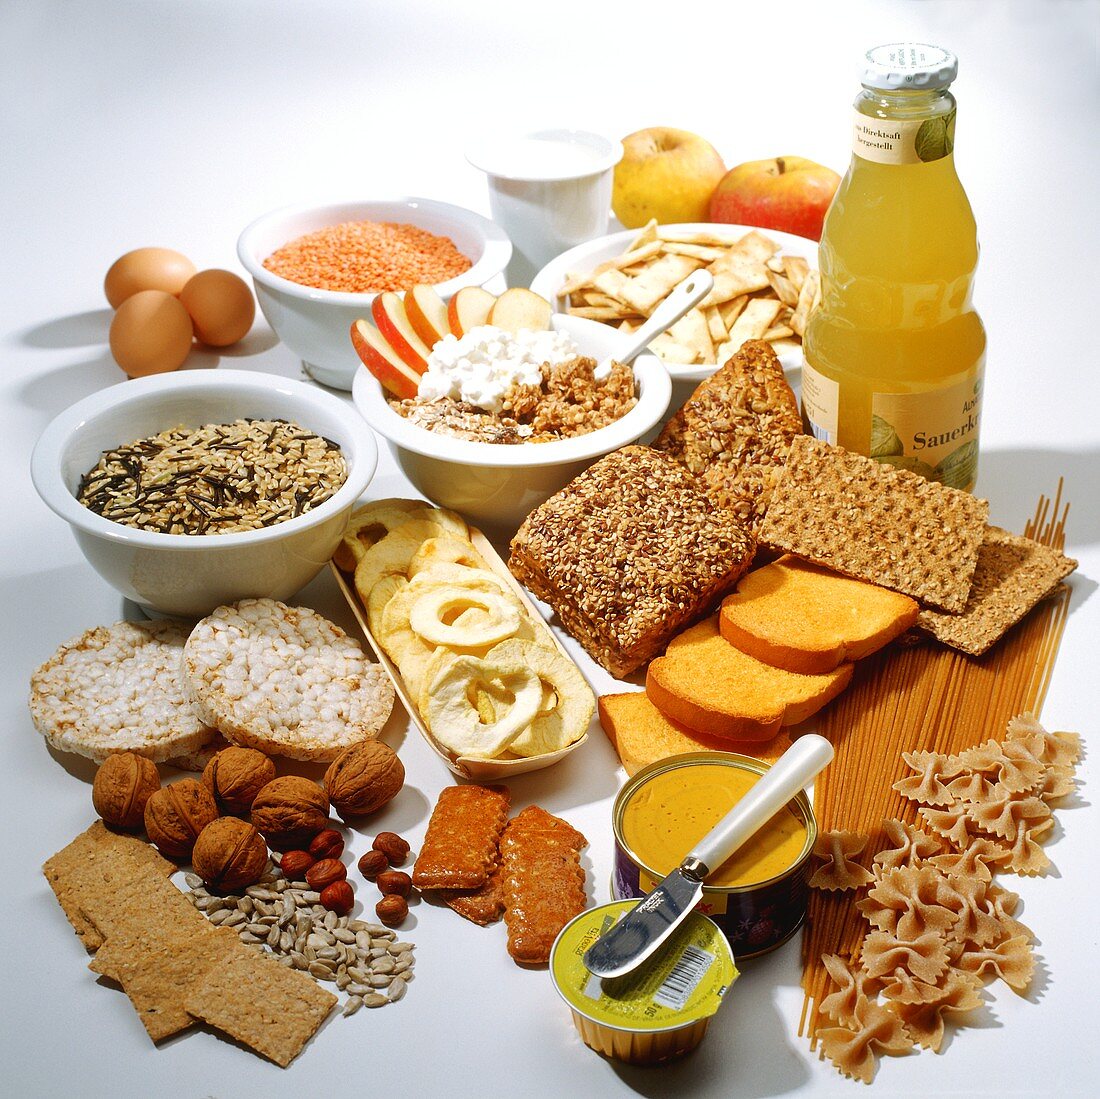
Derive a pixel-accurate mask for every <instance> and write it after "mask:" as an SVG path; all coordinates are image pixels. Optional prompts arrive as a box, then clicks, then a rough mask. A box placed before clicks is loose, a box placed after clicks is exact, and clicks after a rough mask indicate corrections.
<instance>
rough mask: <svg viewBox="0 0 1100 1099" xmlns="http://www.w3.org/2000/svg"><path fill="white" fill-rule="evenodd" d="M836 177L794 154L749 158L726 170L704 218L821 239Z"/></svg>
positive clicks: (837, 182)
mask: <svg viewBox="0 0 1100 1099" xmlns="http://www.w3.org/2000/svg"><path fill="white" fill-rule="evenodd" d="M839 183H840V176H838V175H837V174H836V172H834V171H833V170H832V168H825V167H823V166H822V165H820V164H815V163H814V162H813V161H812V160H806V159H805V158H803V157H800V156H780V157H776V158H775V159H774V160H750V161H749V162H748V163H747V164H738V165H737V167H736V168H731V169H730V170H729V171H728V172H727V173H726V174H725V175H724V176H723V177H722V179H721V181H720V182H719V184H718V186H717V187H716V188H715V189H714V194H713V195H711V198H710V220H711V221H721V222H727V223H729V224H732V225H756V226H758V227H759V228H761V229H778V230H779V231H780V232H783V233H795V234H797V235H798V236H800V237H809V239H810V240H820V239H821V226H822V223H823V222H824V221H825V211H826V210H828V209H829V203H830V202H832V201H833V195H834V194H836V189H837V186H838V184H839Z"/></svg>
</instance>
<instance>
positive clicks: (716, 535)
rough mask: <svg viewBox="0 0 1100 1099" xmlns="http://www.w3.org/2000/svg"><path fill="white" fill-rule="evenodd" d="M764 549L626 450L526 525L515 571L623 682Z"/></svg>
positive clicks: (667, 464)
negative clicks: (756, 553) (758, 547)
mask: <svg viewBox="0 0 1100 1099" xmlns="http://www.w3.org/2000/svg"><path fill="white" fill-rule="evenodd" d="M755 548H756V546H755V540H754V538H753V536H752V533H751V532H750V531H749V530H748V529H747V528H746V527H745V525H744V524H742V523H741V522H740V521H739V520H738V518H737V516H736V515H735V514H734V513H733V512H732V511H730V510H729V509H728V508H724V507H720V506H716V505H715V502H714V500H713V499H712V498H711V497H710V496H708V495H707V493H706V492H705V491H704V490H703V488H702V487H701V486H700V485H699V484H698V482H697V481H696V480H695V478H693V477H692V476H691V474H690V473H689V472H688V471H687V470H686V469H684V468H683V467H682V466H681V465H680V464H679V463H677V462H674V461H673V460H672V459H670V458H667V457H665V456H664V455H663V454H659V453H658V452H657V451H655V450H651V449H650V448H649V447H644V446H628V447H623V448H622V449H621V450H617V451H614V452H613V453H611V454H609V455H607V456H606V457H605V458H602V459H601V460H600V461H598V462H596V463H595V464H594V465H592V466H590V467H589V468H588V469H587V470H585V471H584V472H583V473H581V474H580V475H579V476H578V477H576V478H575V479H574V480H573V481H571V482H570V483H569V484H568V485H566V486H565V488H563V489H562V490H561V491H560V492H558V493H557V494H556V495H555V496H552V497H551V498H550V499H549V500H547V501H546V503H544V504H542V505H540V506H539V507H537V508H536V509H535V510H534V511H533V512H531V514H530V515H528V516H527V518H526V519H525V520H524V522H523V525H522V526H521V527H520V529H519V532H518V533H517V534H516V536H515V538H514V539H513V540H512V546H511V555H510V557H509V560H508V567H509V568H510V569H511V570H512V572H513V573H514V574H515V576H516V577H517V578H518V579H519V580H520V581H522V582H523V583H524V584H526V585H527V587H528V588H529V589H530V590H531V591H532V592H533V593H534V594H535V595H536V596H537V597H538V598H539V599H542V600H544V601H545V602H547V603H549V604H550V606H551V607H553V609H554V611H555V612H557V615H558V617H559V619H560V620H561V623H562V625H563V626H564V627H565V628H566V630H568V631H569V633H570V634H572V636H573V637H575V638H576V639H577V640H578V641H579V642H580V643H581V645H583V646H584V648H585V650H586V651H587V652H588V654H589V655H590V656H591V657H592V658H593V659H594V660H596V661H597V662H598V663H599V664H601V665H603V667H604V668H606V669H607V670H608V671H609V672H611V674H612V675H616V676H622V675H627V674H629V673H630V672H632V671H634V670H635V669H636V668H638V667H640V666H641V665H642V664H644V663H645V662H646V661H647V660H649V659H650V658H651V657H653V656H656V655H657V653H659V652H660V651H661V650H662V649H663V648H664V646H665V644H666V643H667V642H668V640H669V639H670V638H671V637H672V636H673V635H674V634H676V633H678V632H679V631H680V630H681V629H682V628H683V627H684V626H685V625H687V624H688V623H689V622H692V621H694V620H695V619H697V618H699V617H701V616H702V615H703V614H705V613H706V612H707V611H708V610H709V609H710V607H711V605H712V604H713V603H715V602H716V601H717V600H718V599H719V598H720V597H721V596H722V595H724V594H725V593H726V592H727V591H729V590H730V589H731V588H732V587H733V586H734V585H735V584H736V583H737V581H738V580H739V579H740V578H741V576H742V575H743V573H744V572H745V570H746V569H747V568H748V567H749V564H750V563H751V561H752V557H753V553H754V552H755Z"/></svg>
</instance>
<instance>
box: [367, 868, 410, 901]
mask: <svg viewBox="0 0 1100 1099" xmlns="http://www.w3.org/2000/svg"><path fill="white" fill-rule="evenodd" d="M376 880H377V882H378V888H379V889H380V890H381V891H382V893H383V895H385V894H390V895H395V896H398V897H407V896H408V895H409V894H410V893H411V892H412V885H413V880H412V878H410V877H409V875H408V874H406V873H405V872H404V871H402V870H386V871H385V872H384V873H382V874H379V875H378V878H377V879H376Z"/></svg>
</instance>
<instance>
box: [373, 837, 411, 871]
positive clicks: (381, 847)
mask: <svg viewBox="0 0 1100 1099" xmlns="http://www.w3.org/2000/svg"><path fill="white" fill-rule="evenodd" d="M371 848H372V849H373V850H375V851H381V852H382V854H383V855H385V856H386V858H387V859H389V861H390V866H400V865H401V864H402V863H403V862H404V861H405V860H406V859H407V858H408V857H409V851H410V850H411V848H410V847H409V845H408V842H407V841H405V840H403V839H402V838H401V837H400V836H399V835H398V834H397V833H396V832H379V833H378V835H377V836H375V837H374V843H372V844H371Z"/></svg>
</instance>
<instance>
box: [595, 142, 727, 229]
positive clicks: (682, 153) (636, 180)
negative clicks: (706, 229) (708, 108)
mask: <svg viewBox="0 0 1100 1099" xmlns="http://www.w3.org/2000/svg"><path fill="white" fill-rule="evenodd" d="M725 174H726V166H725V165H724V164H723V163H722V158H721V157H720V156H719V155H718V153H717V151H716V150H715V148H714V146H713V145H711V143H710V142H709V141H706V140H705V139H704V138H701V137H699V136H697V135H696V134H692V133H688V132H687V130H674V129H671V128H670V127H668V126H654V127H652V128H651V129H648V130H639V131H638V132H637V133H633V134H630V135H628V136H627V137H624V138H623V158H622V160H620V161H619V163H618V164H617V165H616V166H615V180H614V184H613V187H612V191H611V208H612V209H613V210H614V211H615V216H616V217H617V218H618V219H619V220H620V221H621V222H622V223H623V225H625V226H626V227H627V228H628V229H637V228H638V227H639V226H642V225H645V223H646V222H647V221H649V219H650V218H656V219H657V221H658V222H660V223H661V224H662V225H669V224H675V223H676V222H680V221H706V220H707V204H708V203H709V202H710V196H711V194H712V193H713V191H714V188H715V187H716V186H717V184H718V181H719V180H720V179H721V178H722V176H724V175H725Z"/></svg>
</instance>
